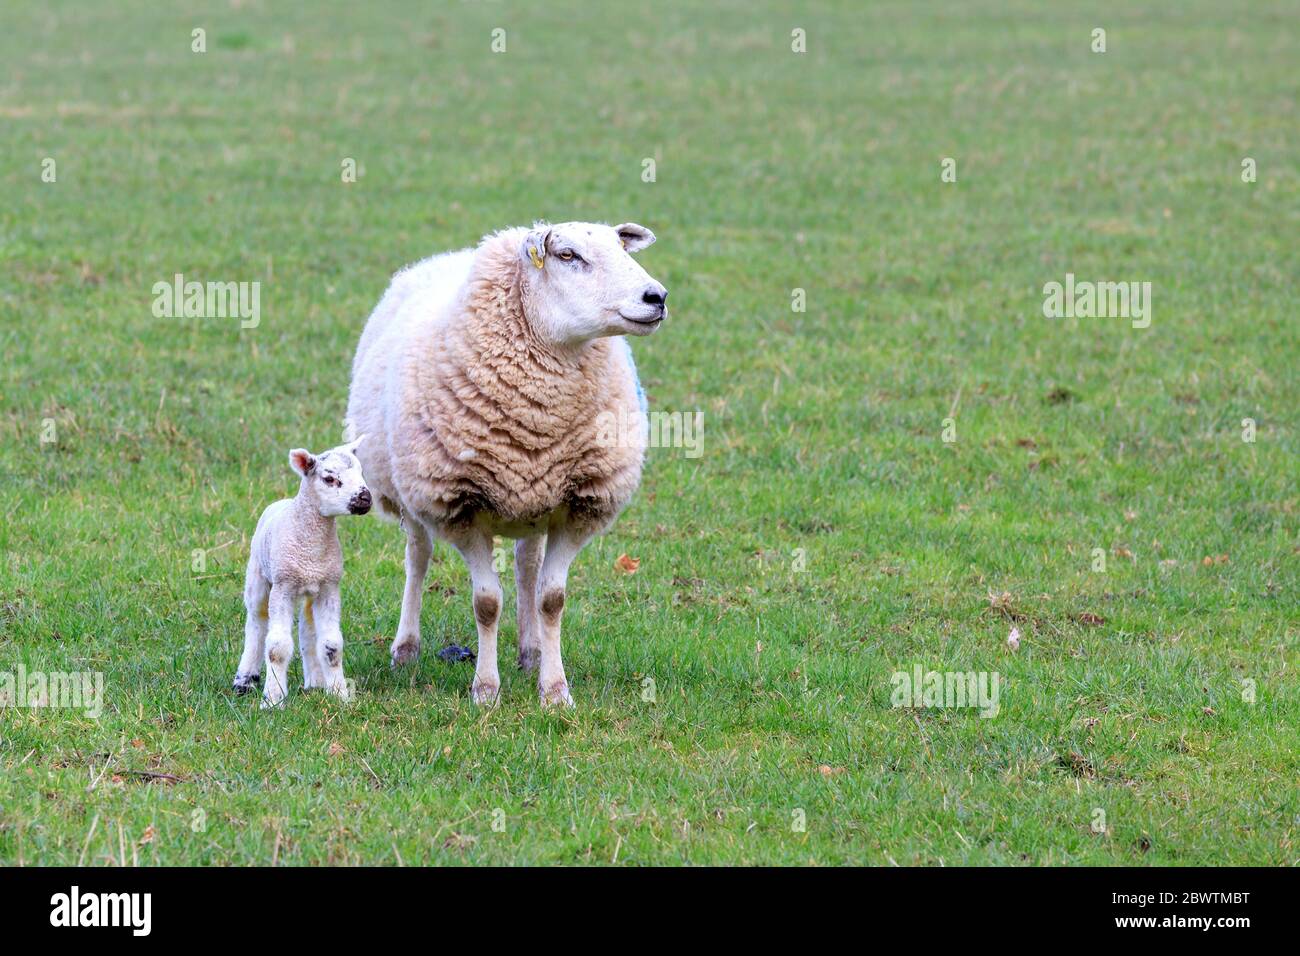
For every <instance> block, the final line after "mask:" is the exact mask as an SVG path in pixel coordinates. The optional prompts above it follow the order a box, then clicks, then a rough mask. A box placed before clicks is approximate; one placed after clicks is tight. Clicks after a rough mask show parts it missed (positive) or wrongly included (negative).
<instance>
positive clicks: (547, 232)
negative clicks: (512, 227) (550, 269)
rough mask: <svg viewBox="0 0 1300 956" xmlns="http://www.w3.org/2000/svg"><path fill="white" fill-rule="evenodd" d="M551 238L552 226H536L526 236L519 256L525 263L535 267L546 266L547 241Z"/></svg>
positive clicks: (520, 247)
mask: <svg viewBox="0 0 1300 956" xmlns="http://www.w3.org/2000/svg"><path fill="white" fill-rule="evenodd" d="M550 238H551V228H550V226H535V227H533V229H532V231H531V232H529V233H528V235H526V236H524V241H523V243H522V244H521V245H520V246H519V258H520V259H522V260H523V262H524V265H526V266H531V267H533V268H535V269H542V268H544V267H545V265H546V243H547V242H549V241H550Z"/></svg>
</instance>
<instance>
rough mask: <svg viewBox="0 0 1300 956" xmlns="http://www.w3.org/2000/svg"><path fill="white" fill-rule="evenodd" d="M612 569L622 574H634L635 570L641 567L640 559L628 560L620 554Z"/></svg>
mask: <svg viewBox="0 0 1300 956" xmlns="http://www.w3.org/2000/svg"><path fill="white" fill-rule="evenodd" d="M614 567H616V568H618V569H619V570H620V571H622V572H623V573H624V574H636V569H637V568H639V567H641V559H640V558H629V557H628V556H627V555H626V554H620V555H619V556H618V559H617V560H616V561H615V562H614Z"/></svg>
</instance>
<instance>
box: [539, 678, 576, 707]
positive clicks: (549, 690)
mask: <svg viewBox="0 0 1300 956" xmlns="http://www.w3.org/2000/svg"><path fill="white" fill-rule="evenodd" d="M538 694H539V696H540V697H541V699H542V706H543V707H555V706H557V705H559V704H563V705H564V706H565V707H572V706H573V698H572V697H570V696H569V684H568V682H567V681H562V680H561V681H556V682H555V683H554V684H551V685H550V686H549V687H539V688H538Z"/></svg>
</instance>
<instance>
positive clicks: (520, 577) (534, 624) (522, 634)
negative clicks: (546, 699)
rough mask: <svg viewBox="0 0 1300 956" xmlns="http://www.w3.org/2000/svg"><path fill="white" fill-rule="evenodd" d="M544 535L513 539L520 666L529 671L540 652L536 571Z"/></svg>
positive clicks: (535, 666) (538, 566) (539, 562)
mask: <svg viewBox="0 0 1300 956" xmlns="http://www.w3.org/2000/svg"><path fill="white" fill-rule="evenodd" d="M545 547H546V535H544V534H539V535H535V536H534V537H531V538H521V539H520V540H518V541H516V542H515V608H516V611H517V612H518V613H517V614H516V615H515V616H516V618H517V619H518V622H519V667H520V669H521V670H525V671H532V670H536V669H537V664H538V661H539V659H540V658H541V653H542V622H541V619H540V618H539V617H538V616H537V574H538V572H539V571H541V569H542V554H543V551H544V549H545Z"/></svg>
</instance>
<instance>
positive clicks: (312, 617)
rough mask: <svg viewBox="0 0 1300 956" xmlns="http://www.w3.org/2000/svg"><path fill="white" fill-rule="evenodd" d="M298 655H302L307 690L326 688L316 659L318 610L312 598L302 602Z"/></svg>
mask: <svg viewBox="0 0 1300 956" xmlns="http://www.w3.org/2000/svg"><path fill="white" fill-rule="evenodd" d="M298 653H299V654H300V655H302V686H303V687H304V688H305V689H306V690H311V689H312V688H313V687H324V686H325V679H324V675H323V674H322V673H321V665H320V661H318V660H317V659H316V610H315V608H314V607H313V605H312V599H311V598H307V600H305V601H303V602H302V611H301V612H300V613H299V614H298Z"/></svg>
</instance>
